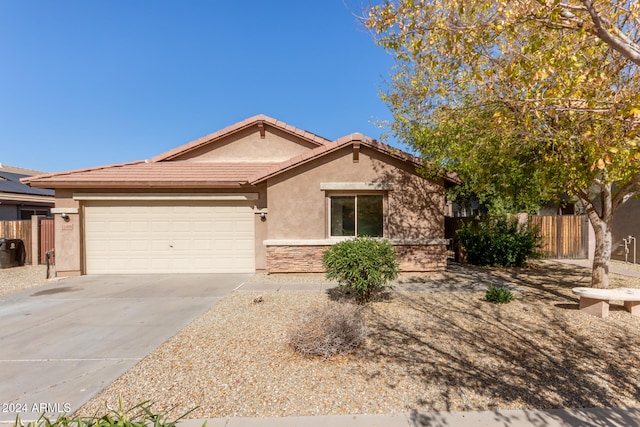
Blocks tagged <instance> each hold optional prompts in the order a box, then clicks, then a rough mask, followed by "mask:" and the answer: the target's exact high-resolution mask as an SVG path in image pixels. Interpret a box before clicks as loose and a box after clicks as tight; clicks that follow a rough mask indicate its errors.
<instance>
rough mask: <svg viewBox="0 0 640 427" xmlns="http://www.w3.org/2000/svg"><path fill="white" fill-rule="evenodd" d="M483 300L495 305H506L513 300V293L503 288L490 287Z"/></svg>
mask: <svg viewBox="0 0 640 427" xmlns="http://www.w3.org/2000/svg"><path fill="white" fill-rule="evenodd" d="M485 298H486V300H487V301H489V302H494V303H496V304H507V303H509V302H511V300H513V293H512V292H511V291H510V290H509V289H507V288H505V287H502V286H493V285H491V286H489V288H488V289H487V292H486V293H485Z"/></svg>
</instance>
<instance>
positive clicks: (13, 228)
mask: <svg viewBox="0 0 640 427" xmlns="http://www.w3.org/2000/svg"><path fill="white" fill-rule="evenodd" d="M31 228H32V226H31V220H30V219H22V220H17V221H0V238H5V239H21V240H22V241H23V242H24V249H25V252H26V258H25V264H31V258H32V256H31Z"/></svg>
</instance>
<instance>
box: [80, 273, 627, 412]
mask: <svg viewBox="0 0 640 427" xmlns="http://www.w3.org/2000/svg"><path fill="white" fill-rule="evenodd" d="M259 279H260V278H254V279H253V281H254V282H255V280H259ZM262 280H265V281H269V280H271V281H273V282H274V283H279V284H281V286H279V287H274V290H269V291H263V292H256V291H236V292H234V293H233V294H232V295H231V296H230V297H228V298H226V299H224V300H222V301H221V302H220V303H218V304H217V305H215V306H214V307H213V308H212V309H211V310H210V311H208V312H207V313H205V314H204V315H202V316H201V317H200V318H198V319H196V320H195V321H194V322H193V323H191V324H190V325H189V326H187V327H186V328H185V329H183V330H182V331H181V332H180V333H178V334H177V335H176V336H175V337H173V338H172V339H170V340H169V341H167V342H166V343H165V344H163V345H162V346H161V347H160V348H158V349H157V350H156V351H155V352H153V353H152V354H150V355H149V356H148V357H146V358H145V359H143V360H142V361H141V362H140V363H139V364H138V365H136V366H135V367H134V368H133V369H132V370H130V371H129V372H127V373H125V374H124V375H123V376H122V377H120V378H119V379H118V380H117V381H116V382H115V383H114V384H112V385H111V386H109V387H108V388H106V389H105V390H104V391H103V392H101V393H100V394H99V395H98V396H96V397H95V398H94V399H93V400H92V401H90V402H89V403H87V404H86V405H85V406H84V407H83V408H81V409H80V411H79V412H78V414H80V415H92V414H95V413H96V412H99V413H101V412H104V408H105V404H108V405H109V406H111V407H115V406H117V403H118V399H119V398H122V400H123V402H124V404H125V405H130V406H133V405H134V404H136V403H139V402H142V401H146V400H150V401H152V402H153V408H154V410H157V411H160V412H166V414H167V415H169V416H171V417H177V416H180V415H182V414H184V413H185V412H187V411H189V410H192V409H193V408H196V409H195V410H194V411H193V412H191V413H190V414H189V418H205V417H229V416H247V417H266V416H293V415H317V414H327V415H331V414H380V413H398V412H407V411H410V410H418V411H443V410H449V411H464V410H483V409H497V408H500V409H522V408H540V409H542V408H563V407H566V408H576V407H599V406H640V351H639V345H640V339H639V336H638V330H639V326H640V318H638V317H632V316H630V315H629V313H627V312H625V311H623V309H622V307H618V306H612V308H611V314H610V316H609V317H608V318H606V319H599V318H595V317H590V316H588V315H585V314H584V313H581V312H580V311H578V299H577V298H576V297H575V296H574V295H573V294H572V293H571V288H572V287H575V286H588V285H589V270H587V269H584V268H579V267H574V266H569V265H563V264H555V263H551V262H540V263H537V264H536V265H535V266H533V267H531V268H525V269H508V270H500V269H479V268H467V267H461V266H455V265H454V266H452V268H451V269H450V270H449V271H448V272H445V273H439V274H434V275H420V276H405V277H403V278H401V279H400V281H399V282H400V284H399V285H398V287H397V289H398V290H397V291H396V292H392V293H391V297H390V298H389V299H385V300H380V301H378V302H374V303H372V304H370V305H369V306H367V307H366V308H365V310H364V311H365V316H366V320H367V325H368V336H367V338H366V340H365V344H364V346H363V347H361V348H360V349H359V350H357V351H356V353H354V354H351V355H348V356H339V357H334V358H330V359H327V360H323V359H318V358H305V357H302V356H300V355H298V354H296V353H294V352H293V350H292V349H291V348H290V347H289V346H288V344H287V341H286V334H287V330H288V329H289V328H290V327H291V325H292V324H295V323H296V322H297V321H298V319H299V318H300V314H301V312H304V311H306V310H308V309H309V308H311V307H316V306H318V305H322V304H327V302H328V301H329V298H330V294H332V293H331V292H329V293H327V292H324V291H323V292H321V291H318V290H316V291H293V290H287V286H286V283H287V281H289V283H291V282H292V281H293V282H296V283H311V282H313V281H312V280H311V279H310V276H306V277H305V278H299V277H295V276H288V277H283V276H280V277H272V276H271V277H263V278H262ZM505 283H509V284H510V286H511V287H512V288H513V289H518V290H519V291H516V292H515V299H514V301H513V302H511V303H509V304H506V305H496V304H491V303H489V302H486V301H484V292H483V290H484V289H486V286H487V285H489V284H505ZM623 286H625V287H636V288H640V279H635V278H629V277H623V276H617V275H612V277H611V287H623ZM457 287H458V288H459V289H461V290H463V291H462V292H452V291H451V290H452V289H456V288H457ZM409 290H410V291H409ZM258 297H261V298H258Z"/></svg>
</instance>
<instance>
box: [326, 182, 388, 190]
mask: <svg viewBox="0 0 640 427" xmlns="http://www.w3.org/2000/svg"><path fill="white" fill-rule="evenodd" d="M320 190H322V191H375V190H379V191H380V190H393V184H391V183H389V182H321V183H320Z"/></svg>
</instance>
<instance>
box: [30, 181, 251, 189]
mask: <svg viewBox="0 0 640 427" xmlns="http://www.w3.org/2000/svg"><path fill="white" fill-rule="evenodd" d="M247 184H248V182H247V181H195V182H193V181H99V182H95V181H94V182H92V181H49V182H38V183H36V184H35V185H34V187H35V186H37V187H38V188H53V189H56V188H127V189H144V188H172V189H178V188H182V189H188V188H241V187H243V186H245V185H247Z"/></svg>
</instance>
